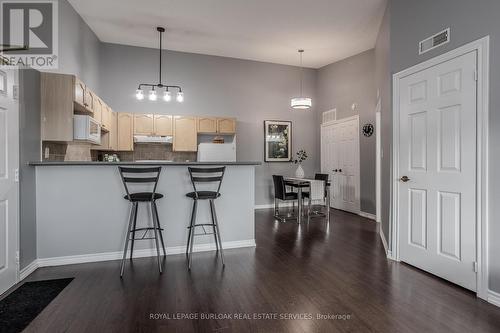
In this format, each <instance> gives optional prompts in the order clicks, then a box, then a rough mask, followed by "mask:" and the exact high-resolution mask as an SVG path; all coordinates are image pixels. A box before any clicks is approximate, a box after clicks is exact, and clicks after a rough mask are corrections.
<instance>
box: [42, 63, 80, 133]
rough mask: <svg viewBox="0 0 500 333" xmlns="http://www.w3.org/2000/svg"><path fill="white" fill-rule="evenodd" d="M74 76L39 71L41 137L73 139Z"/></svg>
mask: <svg viewBox="0 0 500 333" xmlns="http://www.w3.org/2000/svg"><path fill="white" fill-rule="evenodd" d="M74 93H75V89H74V76H72V75H64V74H55V73H41V137H42V140H43V141H59V142H68V141H73V103H74Z"/></svg>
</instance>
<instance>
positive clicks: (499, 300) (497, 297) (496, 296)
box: [488, 290, 500, 307]
mask: <svg viewBox="0 0 500 333" xmlns="http://www.w3.org/2000/svg"><path fill="white" fill-rule="evenodd" d="M488 302H489V303H491V304H493V305H496V306H498V307H500V293H497V292H495V291H493V290H488Z"/></svg>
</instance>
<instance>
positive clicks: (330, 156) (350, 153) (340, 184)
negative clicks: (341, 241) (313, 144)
mask: <svg viewBox="0 0 500 333" xmlns="http://www.w3.org/2000/svg"><path fill="white" fill-rule="evenodd" d="M321 170H322V172H323V173H328V174H329V175H330V179H331V180H332V186H331V192H330V200H331V201H330V206H331V207H333V208H336V209H342V210H346V211H349V212H353V213H359V211H360V192H359V181H360V178H359V119H358V116H355V117H350V118H345V119H340V120H337V121H335V122H332V123H331V124H327V125H322V128H321Z"/></svg>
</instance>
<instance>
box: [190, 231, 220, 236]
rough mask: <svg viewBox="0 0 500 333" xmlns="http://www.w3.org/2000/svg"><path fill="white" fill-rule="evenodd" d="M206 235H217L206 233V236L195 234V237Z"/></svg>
mask: <svg viewBox="0 0 500 333" xmlns="http://www.w3.org/2000/svg"><path fill="white" fill-rule="evenodd" d="M206 235H215V233H213V232H211V233H205V234H193V236H206Z"/></svg>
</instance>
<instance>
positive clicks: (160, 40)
mask: <svg viewBox="0 0 500 333" xmlns="http://www.w3.org/2000/svg"><path fill="white" fill-rule="evenodd" d="M162 33H163V32H161V31H160V81H159V83H160V84H161V40H162V38H161V37H162Z"/></svg>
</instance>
